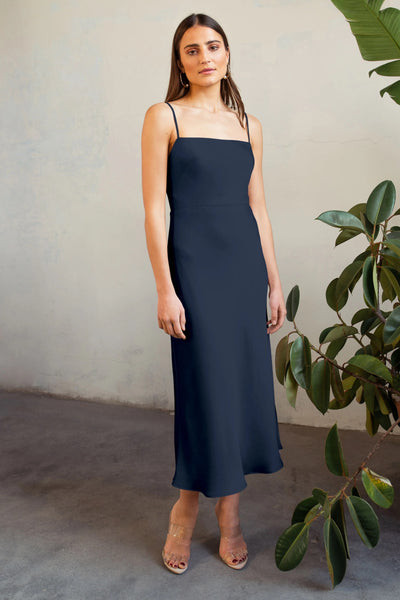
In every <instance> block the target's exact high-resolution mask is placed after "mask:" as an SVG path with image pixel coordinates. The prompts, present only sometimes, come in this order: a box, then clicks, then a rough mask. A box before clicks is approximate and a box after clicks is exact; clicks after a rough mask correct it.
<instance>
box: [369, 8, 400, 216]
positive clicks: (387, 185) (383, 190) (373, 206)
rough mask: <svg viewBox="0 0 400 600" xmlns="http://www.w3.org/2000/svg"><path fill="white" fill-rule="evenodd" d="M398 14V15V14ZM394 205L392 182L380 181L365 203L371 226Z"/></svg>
mask: <svg viewBox="0 0 400 600" xmlns="http://www.w3.org/2000/svg"><path fill="white" fill-rule="evenodd" d="M399 14H400V13H399ZM395 203H396V189H395V187H394V185H393V182H392V181H389V180H385V181H381V183H379V184H378V185H377V186H376V187H375V188H374V189H373V190H372V192H371V194H370V196H369V198H368V202H367V217H368V220H369V221H371V223H373V224H378V223H382V221H385V220H386V219H388V218H389V217H390V215H391V214H392V211H393V208H394V205H395Z"/></svg>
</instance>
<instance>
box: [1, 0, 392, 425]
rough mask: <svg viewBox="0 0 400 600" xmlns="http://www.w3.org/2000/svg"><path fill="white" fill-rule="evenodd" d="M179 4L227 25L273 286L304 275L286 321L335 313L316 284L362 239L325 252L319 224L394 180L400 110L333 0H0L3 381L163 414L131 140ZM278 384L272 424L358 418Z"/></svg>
mask: <svg viewBox="0 0 400 600" xmlns="http://www.w3.org/2000/svg"><path fill="white" fill-rule="evenodd" d="M393 5H396V3H394V4H393ZM192 10H194V11H198V12H200V11H201V12H206V13H209V14H211V15H212V16H214V17H215V18H216V19H217V20H219V21H220V22H221V24H222V26H223V27H224V28H225V30H226V33H227V35H228V39H229V41H230V44H231V53H232V54H231V59H232V74H233V76H234V78H235V80H236V81H237V83H238V85H239V88H240V91H241V93H242V95H243V99H244V102H245V105H246V110H247V111H248V112H249V113H250V114H254V115H256V116H257V117H258V118H259V119H260V120H261V122H262V125H263V131H264V180H265V192H266V199H267V207H268V210H269V214H270V218H271V221H272V224H273V229H274V238H275V247H276V254H277V258H278V263H279V267H280V272H281V278H282V283H283V286H284V290H285V295H287V293H288V292H289V290H290V289H291V287H292V286H293V285H294V284H295V283H297V284H299V286H300V290H301V305H300V310H299V315H298V319H297V321H298V325H299V326H300V327H301V329H302V330H303V331H304V333H306V334H307V335H308V336H309V337H310V339H311V340H312V341H313V342H317V339H318V334H319V332H320V331H321V330H322V329H323V328H324V327H326V326H327V325H330V324H333V323H334V322H335V314H334V313H332V311H330V310H329V309H328V308H326V307H325V299H324V296H325V288H326V285H327V284H328V282H329V281H330V280H331V279H332V278H333V277H335V276H336V275H338V274H339V273H340V271H341V270H342V268H343V267H344V266H345V265H346V264H347V263H348V262H350V260H352V258H353V257H354V256H355V254H356V252H358V251H359V250H360V249H362V248H363V246H362V245H360V243H359V241H358V240H354V241H353V242H352V243H351V244H349V245H344V246H341V247H339V248H337V249H336V250H333V247H334V239H335V236H336V233H337V232H336V231H334V230H333V229H331V228H329V227H328V226H326V225H323V224H322V223H320V222H319V221H315V220H314V219H315V217H316V216H317V215H318V214H320V212H322V211H324V210H328V209H331V208H337V209H344V210H347V209H348V208H349V207H350V206H351V205H352V204H355V203H356V202H362V201H366V199H367V197H368V195H369V193H370V191H371V190H372V188H373V187H374V186H375V185H376V184H377V183H379V182H380V181H381V180H383V179H387V178H388V179H392V180H393V181H394V183H395V184H396V185H397V187H398V189H399V190H400V177H399V172H398V165H399V159H400V148H399V144H398V140H399V134H400V125H399V123H400V121H399V116H400V108H399V107H398V106H396V105H395V104H394V103H393V102H392V101H391V100H390V99H389V98H380V96H379V94H378V90H379V89H380V88H381V87H384V85H386V81H384V80H383V78H378V77H376V76H375V77H372V78H371V79H369V78H368V69H369V68H372V67H371V65H370V64H368V63H366V62H364V61H363V60H362V59H361V57H360V54H359V51H358V49H357V47H356V43H355V40H354V38H353V36H352V34H351V32H350V29H349V26H348V25H347V24H346V23H345V21H344V18H343V17H342V16H341V15H340V13H339V12H338V11H337V10H336V9H335V8H334V7H333V5H332V4H331V2H330V1H329V0H324V1H322V0H256V1H254V2H246V3H243V2H239V1H238V0H229V2H228V1H227V0H218V2H210V1H207V0H205V1H203V2H202V3H201V7H200V6H197V7H194V6H193V7H192V6H189V5H188V4H187V3H184V2H171V1H168V0H167V1H165V0H164V1H163V2H161V0H158V1H152V2H147V3H139V2H132V0H129V1H128V0H96V1H94V0H81V1H80V2H78V1H77V0H62V1H61V0H60V1H50V0H40V1H39V2H38V1H36V0H24V1H22V0H0V11H1V22H2V25H3V26H2V35H1V37H0V57H1V58H0V61H1V63H0V64H1V73H0V75H1V77H0V102H1V110H0V114H1V122H2V127H1V144H0V168H1V180H0V186H1V190H0V193H1V208H2V219H1V221H0V227H1V235H0V244H1V267H0V268H1V296H0V304H1V306H0V345H1V348H0V384H1V385H2V386H3V387H9V388H30V389H38V390H45V391H49V392H54V393H60V394H69V395H72V396H81V397H87V398H93V397H96V398H101V399H104V400H110V401H112V400H114V401H123V402H131V403H137V404H148V405H150V406H159V407H170V408H172V406H173V396H172V390H173V388H172V371H171V364H170V339H169V337H168V336H167V335H166V334H165V333H164V332H163V331H162V330H160V329H159V328H158V323H157V312H156V311H157V297H156V291H155V285H154V278H153V273H152V270H151V265H150V261H149V259H148V255H147V250H146V243H145V236H144V210H143V202H142V196H141V165H140V135H141V128H142V123H143V117H144V113H145V111H146V109H147V108H148V106H150V105H151V104H153V103H155V102H159V101H163V100H164V96H165V92H166V87H167V82H168V75H169V61H170V49H171V41H172V36H173V33H174V31H175V28H176V26H177V24H178V23H179V21H180V20H181V19H183V18H184V17H185V16H187V15H188V14H189V13H190V12H191V11H192ZM373 66H375V65H373ZM166 207H167V204H166ZM166 214H167V224H168V211H166ZM354 295H355V296H357V298H358V299H357V301H354V302H353V305H354V306H355V307H358V306H360V305H361V304H360V302H361V300H360V298H361V296H360V292H359V288H358V287H357V288H356V290H355V292H354ZM348 314H350V311H349V312H348ZM289 330H290V324H289V323H287V324H286V325H285V326H284V328H283V329H281V330H280V331H279V332H278V333H276V334H274V335H273V336H272V344H273V350H274V349H275V347H276V343H277V341H279V339H280V338H281V337H282V336H283V335H284V334H285V333H287V332H288V331H289ZM276 396H277V408H278V416H279V418H280V420H281V421H289V422H296V423H304V424H311V425H318V424H321V425H328V424H329V423H331V422H332V423H333V422H334V420H336V419H337V418H338V420H339V424H340V425H341V426H343V427H360V428H363V423H364V412H363V407H360V406H358V405H357V406H356V405H355V406H354V407H353V406H352V407H351V408H350V409H348V410H347V411H344V413H343V415H340V414H338V413H332V414H331V415H327V416H325V417H324V418H322V417H321V416H320V415H319V414H318V412H317V411H316V409H315V408H313V406H312V405H311V403H310V402H309V400H308V399H307V398H306V396H305V395H304V394H302V395H300V398H299V403H298V407H297V409H293V408H291V407H290V406H289V405H288V403H287V401H286V399H285V395H284V393H283V389H282V387H281V386H280V385H279V384H278V383H276Z"/></svg>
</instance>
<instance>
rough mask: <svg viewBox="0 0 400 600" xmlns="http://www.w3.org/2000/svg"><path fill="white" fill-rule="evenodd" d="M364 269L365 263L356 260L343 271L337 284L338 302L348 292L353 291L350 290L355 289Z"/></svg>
mask: <svg viewBox="0 0 400 600" xmlns="http://www.w3.org/2000/svg"><path fill="white" fill-rule="evenodd" d="M362 269H363V263H362V261H361V260H356V261H355V262H352V263H350V264H349V265H347V267H345V268H344V269H343V271H342V272H341V274H340V275H339V279H338V280H337V283H336V298H337V301H338V302H340V299H341V297H342V296H343V295H345V294H346V292H348V291H351V290H349V288H350V287H351V289H353V288H354V285H355V283H357V281H358V279H359V278H360V276H361V273H362ZM352 284H354V285H352Z"/></svg>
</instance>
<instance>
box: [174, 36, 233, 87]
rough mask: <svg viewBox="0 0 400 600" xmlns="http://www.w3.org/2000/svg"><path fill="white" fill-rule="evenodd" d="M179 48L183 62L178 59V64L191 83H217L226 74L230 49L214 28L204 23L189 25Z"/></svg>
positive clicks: (202, 84)
mask: <svg viewBox="0 0 400 600" xmlns="http://www.w3.org/2000/svg"><path fill="white" fill-rule="evenodd" d="M179 50H180V57H181V64H179V61H178V66H180V68H181V70H182V71H184V73H185V74H186V77H187V78H188V80H189V82H190V84H195V85H201V86H204V85H210V84H215V83H216V82H218V81H220V80H221V79H222V78H223V77H224V75H226V70H227V64H228V59H229V50H226V49H225V46H224V42H223V40H222V37H221V36H220V34H219V33H217V32H216V31H215V30H214V29H211V28H210V27H204V26H203V25H194V26H193V27H189V29H187V30H186V31H185V33H184V34H183V36H182V38H181V42H180V45H179ZM204 69H208V72H207V71H204ZM202 71H203V72H202Z"/></svg>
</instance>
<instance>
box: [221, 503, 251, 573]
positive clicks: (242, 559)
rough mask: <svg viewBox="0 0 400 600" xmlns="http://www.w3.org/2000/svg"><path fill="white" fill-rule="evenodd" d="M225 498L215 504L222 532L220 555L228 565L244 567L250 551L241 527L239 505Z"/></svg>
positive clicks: (237, 567) (234, 567)
mask: <svg viewBox="0 0 400 600" xmlns="http://www.w3.org/2000/svg"><path fill="white" fill-rule="evenodd" d="M225 498H227V497H224V499H221V498H220V499H219V500H218V502H217V503H216V505H215V514H216V515H217V519H218V525H219V529H220V533H221V539H220V544H219V555H220V557H221V558H222V560H223V561H224V563H226V564H227V565H228V567H232V569H242V568H243V567H244V566H245V564H246V563H247V561H248V551H247V545H246V542H245V541H244V539H243V535H242V531H241V528H240V522H239V516H238V506H237V504H236V503H235V502H230V501H226V500H225ZM228 498H229V497H228Z"/></svg>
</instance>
